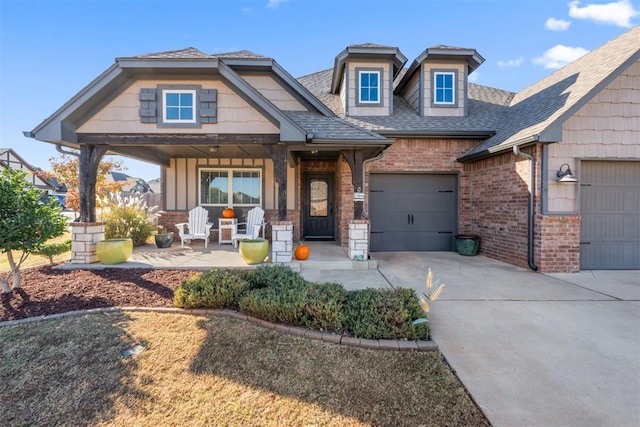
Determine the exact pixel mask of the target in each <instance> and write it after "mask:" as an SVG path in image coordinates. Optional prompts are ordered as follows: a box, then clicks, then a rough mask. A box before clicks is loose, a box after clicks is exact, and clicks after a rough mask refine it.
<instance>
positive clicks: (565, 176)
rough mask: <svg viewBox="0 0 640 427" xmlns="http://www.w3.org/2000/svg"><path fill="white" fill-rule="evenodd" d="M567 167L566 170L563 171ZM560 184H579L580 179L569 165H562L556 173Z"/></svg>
mask: <svg viewBox="0 0 640 427" xmlns="http://www.w3.org/2000/svg"><path fill="white" fill-rule="evenodd" d="M565 166H566V169H563V168H564V167H565ZM556 175H557V177H558V182H578V178H576V177H575V175H574V174H573V173H572V172H571V168H570V167H569V165H568V164H567V163H563V164H562V165H560V169H558V172H557V173H556Z"/></svg>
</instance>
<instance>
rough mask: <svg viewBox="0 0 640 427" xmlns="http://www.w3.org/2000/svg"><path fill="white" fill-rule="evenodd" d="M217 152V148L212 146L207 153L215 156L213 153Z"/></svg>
mask: <svg viewBox="0 0 640 427" xmlns="http://www.w3.org/2000/svg"><path fill="white" fill-rule="evenodd" d="M217 152H218V146H217V145H214V146H212V147H209V153H211V154H215V153H217Z"/></svg>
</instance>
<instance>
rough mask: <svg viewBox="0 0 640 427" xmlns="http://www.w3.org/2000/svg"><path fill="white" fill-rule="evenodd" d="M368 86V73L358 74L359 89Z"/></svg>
mask: <svg viewBox="0 0 640 427" xmlns="http://www.w3.org/2000/svg"><path fill="white" fill-rule="evenodd" d="M367 86H369V74H368V73H360V87H367Z"/></svg>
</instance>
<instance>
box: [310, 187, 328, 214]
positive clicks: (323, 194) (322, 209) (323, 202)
mask: <svg viewBox="0 0 640 427" xmlns="http://www.w3.org/2000/svg"><path fill="white" fill-rule="evenodd" d="M310 185H311V191H310V192H309V193H310V194H311V207H310V210H311V212H309V214H310V215H311V216H327V214H328V213H329V209H328V207H329V206H328V197H327V196H328V195H329V193H328V189H329V186H328V185H327V183H326V181H322V180H312V181H311V184H310Z"/></svg>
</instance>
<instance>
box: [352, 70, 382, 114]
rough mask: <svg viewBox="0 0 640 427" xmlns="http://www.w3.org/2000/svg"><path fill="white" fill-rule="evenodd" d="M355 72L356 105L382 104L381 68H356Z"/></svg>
mask: <svg viewBox="0 0 640 427" xmlns="http://www.w3.org/2000/svg"><path fill="white" fill-rule="evenodd" d="M356 73H357V76H358V79H357V84H358V88H357V93H358V102H357V105H361V106H380V105H382V68H375V69H369V68H366V69H365V68H356Z"/></svg>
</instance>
